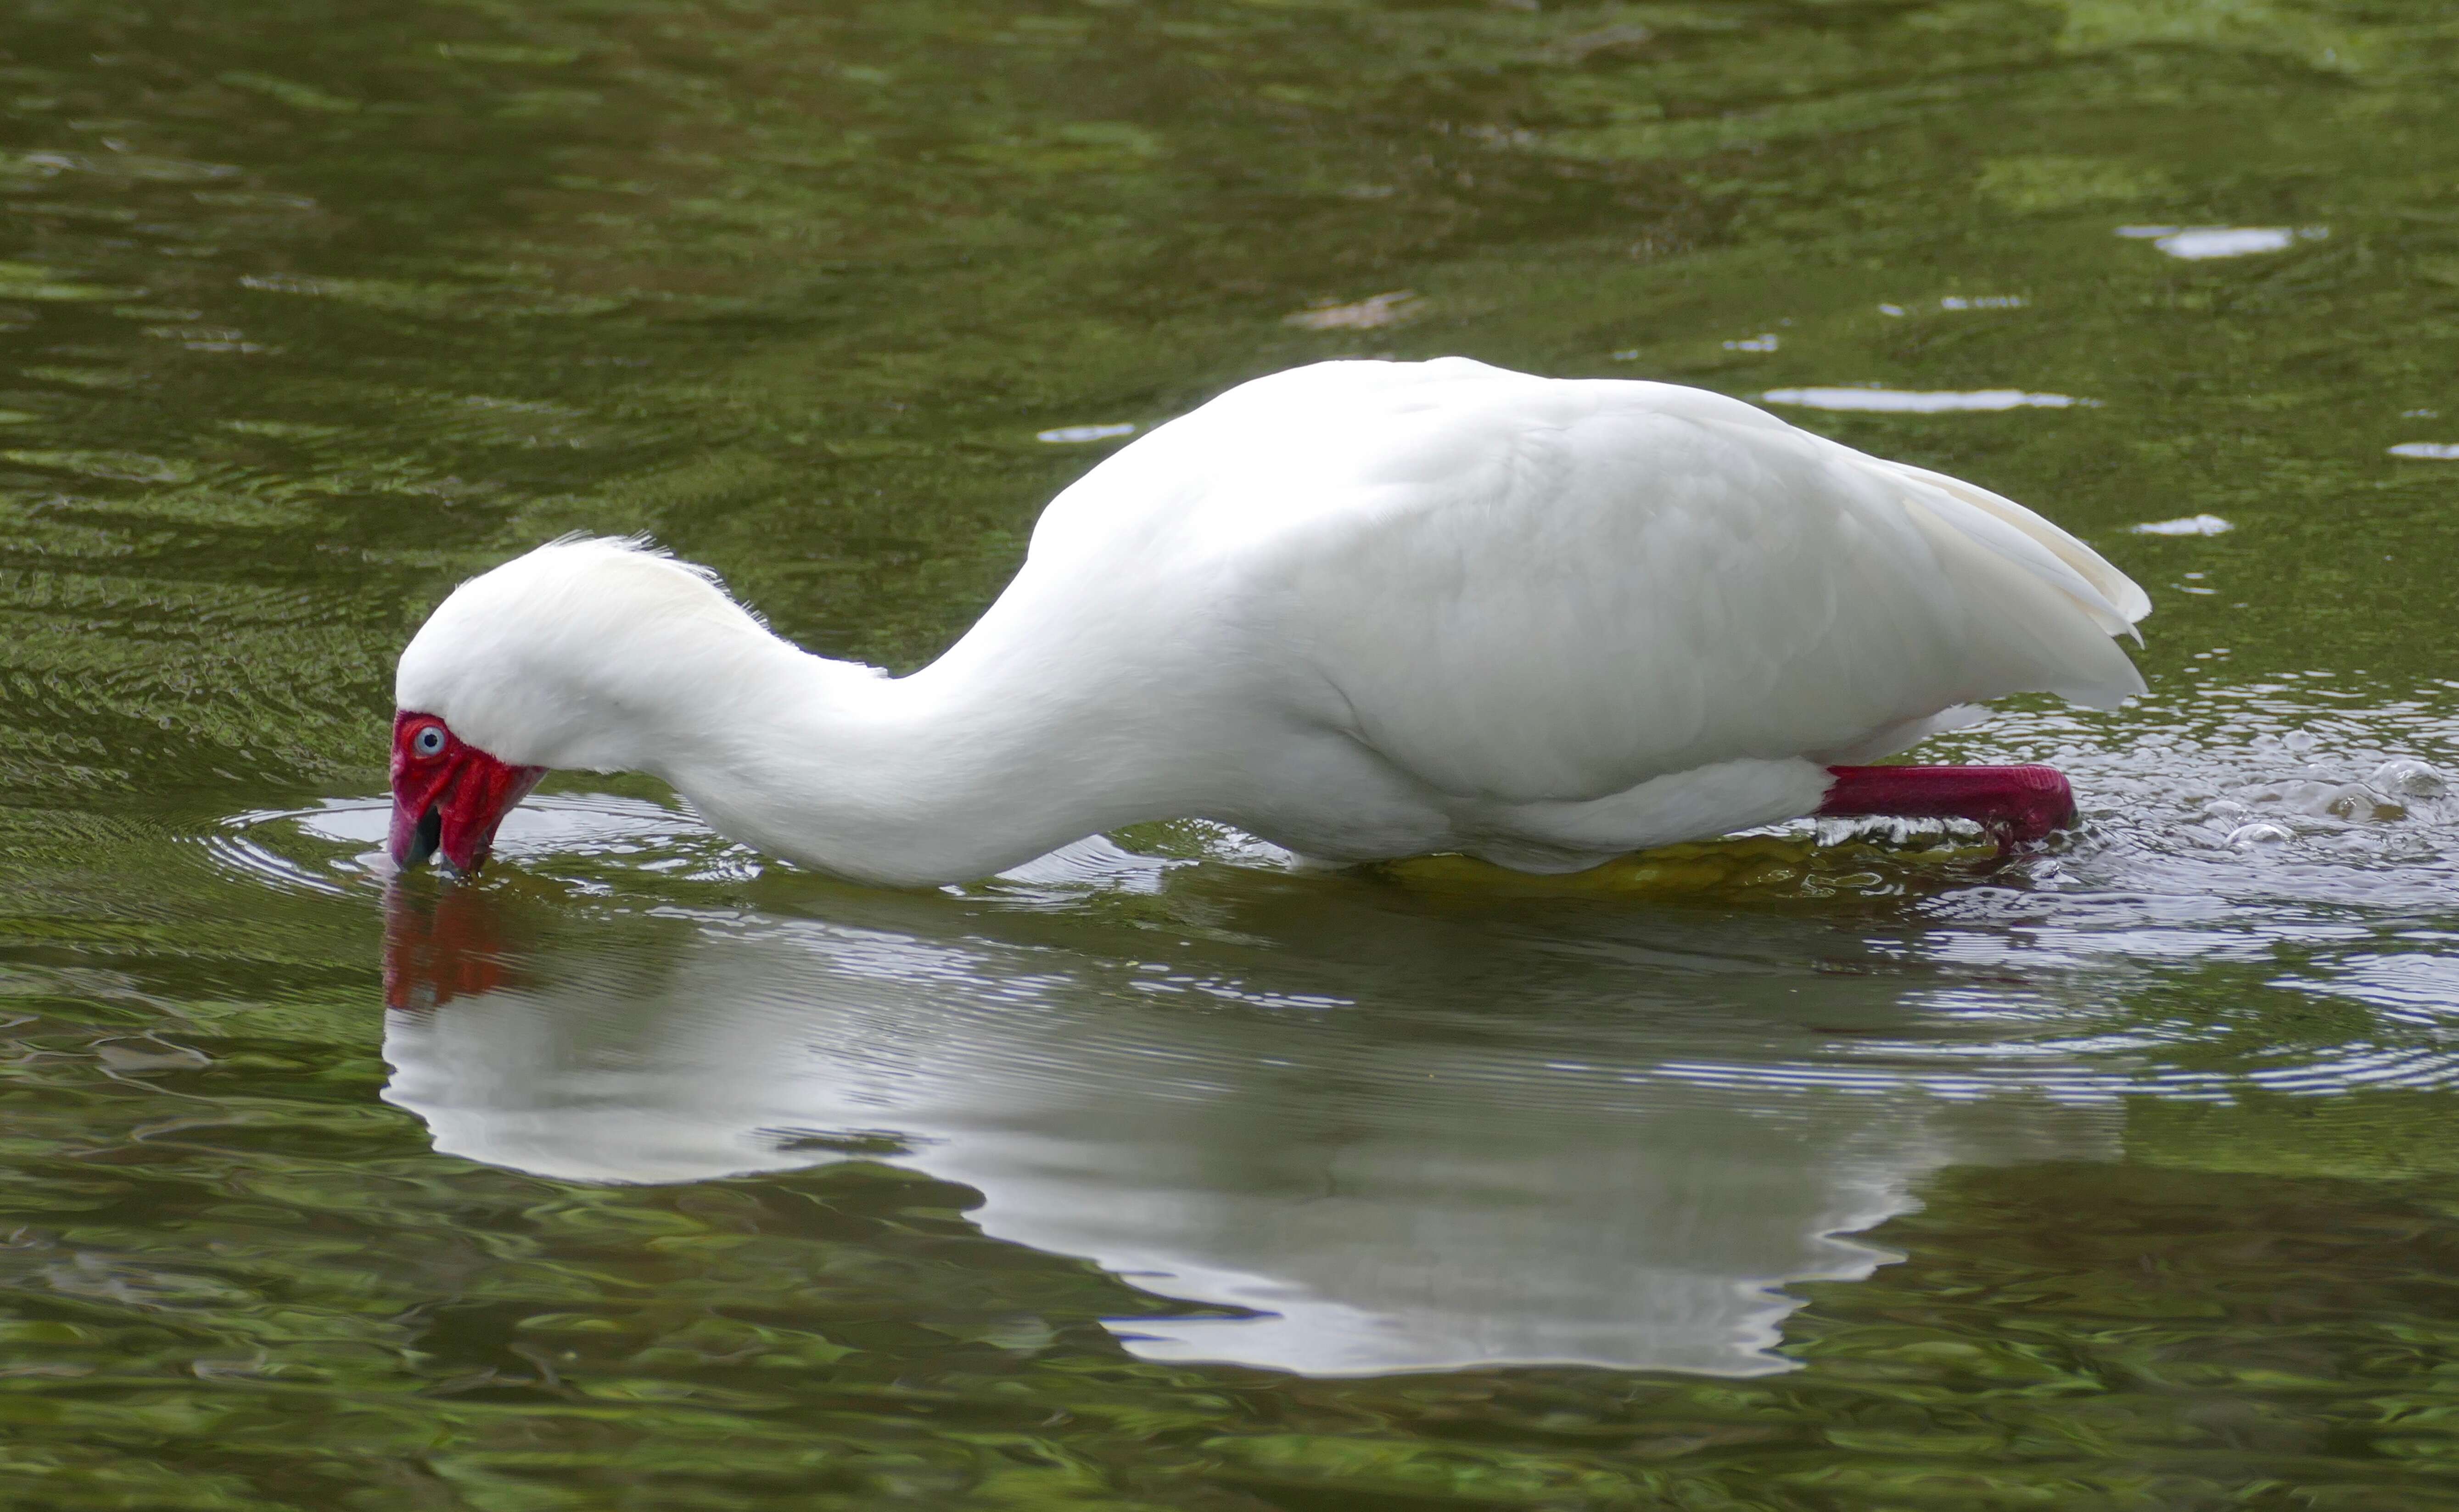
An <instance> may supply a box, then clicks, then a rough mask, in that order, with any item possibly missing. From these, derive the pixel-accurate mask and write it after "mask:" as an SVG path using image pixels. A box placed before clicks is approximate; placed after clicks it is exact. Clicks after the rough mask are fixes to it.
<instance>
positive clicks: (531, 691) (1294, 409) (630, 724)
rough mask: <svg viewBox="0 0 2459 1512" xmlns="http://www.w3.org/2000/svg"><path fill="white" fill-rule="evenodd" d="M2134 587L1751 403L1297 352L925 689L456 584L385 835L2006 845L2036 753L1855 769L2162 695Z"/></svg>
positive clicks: (958, 847) (569, 596) (1113, 482)
mask: <svg viewBox="0 0 2459 1512" xmlns="http://www.w3.org/2000/svg"><path fill="white" fill-rule="evenodd" d="M2150 608H2151V603H2150V600H2149V599H2146V598H2145V597H2144V594H2143V591H2142V590H2141V589H2140V588H2137V587H2136V586H2135V585H2134V584H2133V582H2132V581H2130V580H2128V578H2126V577H2125V576H2124V575H2123V574H2121V573H2119V572H2118V571H2117V570H2116V569H2115V568H2113V567H2112V566H2111V565H2110V564H2109V563H2108V562H2106V561H2104V560H2102V559H2101V557H2099V556H2098V555H2096V554H2095V553H2093V552H2092V551H2091V549H2090V548H2089V547H2087V546H2085V545H2084V544H2083V543H2082V542H2080V541H2078V540H2076V539H2075V538H2074V537H2073V536H2069V535H2068V534H2066V533H2065V532H2064V531H2061V530H2059V529H2058V528H2057V527H2056V526H2054V525H2051V524H2050V523H2049V522H2048V521H2047V520H2045V519H2043V518H2041V517H2040V516H2039V515H2035V514H2033V513H2032V512H2030V511H2029V510H2027V509H2025V508H2024V507H2022V506H2021V505H2018V504H2015V503H2012V502H2010V501H2008V500H2007V499H2004V498H2001V497H1999V496H1998V495H1997V494H1991V493H1989V492H1987V491H1986V490H1984V489H1980V488H1976V487H1974V486H1973V485H1971V484H1969V483H1965V482H1962V481H1959V480H1957V479H1955V478H1951V477H1947V476H1944V475H1943V474H1940V473H1930V472H1925V471H1923V470H1922V469H1920V468H1915V467H1909V466H1906V465H1904V464H1902V463H1897V462H1887V461H1882V460H1881V459H1879V458H1877V457H1873V456H1869V455H1866V454H1864V453H1862V452H1856V451H1854V450H1852V449H1851V448H1849V447H1845V446H1842V445H1839V444H1838V443H1837V442H1834V441H1830V440H1826V439H1824V438H1822V437H1819V436H1817V435H1813V434H1811V433H1810V432H1808V431H1801V430H1797V429H1796V428H1795V427H1793V426H1790V425H1787V424H1786V423H1785V422H1783V421H1782V420H1779V419H1777V418H1776V416H1774V415H1771V414H1769V413H1767V412H1766V411H1764V410H1758V409H1755V408H1754V407H1753V406H1751V405H1748V404H1745V403H1743V402H1741V401H1740V400H1737V399H1731V398H1727V397H1724V396H1722V395H1718V394H1713V393H1709V392H1705V391H1703V390H1700V389H1687V388H1682V387H1679V386H1675V385H1671V384H1660V383H1638V382H1625V381H1610V380H1586V379H1578V380H1575V379H1548V378H1539V377H1532V376H1530V375H1527V374H1524V373H1516V372H1509V371H1506V370H1503V369H1502V368H1490V367H1487V366H1485V365H1483V364H1481V363H1476V362H1471V361H1468V360H1466V359H1464V358H1458V357H1447V358H1442V359H1440V360H1437V361H1434V362H1426V363H1387V362H1330V363H1321V364H1317V365H1315V366H1313V367H1308V368H1296V369H1293V370H1291V371H1288V372H1283V373H1278V374H1274V375H1272V376H1270V377H1266V378H1259V379H1256V380H1254V381H1253V382H1251V383H1247V384H1243V385H1241V386H1239V387H1238V388H1236V389H1231V390H1229V392H1228V393H1226V394H1223V395H1222V396H1221V397H1220V398H1218V399H1215V400H1213V401H1212V402H1211V403H1210V404H1208V405H1205V406H1204V407H1203V408H1201V409H1199V410H1195V411H1194V412H1192V413H1190V414H1187V415H1186V416H1183V417H1182V418H1180V419H1177V420H1173V421H1171V422H1169V423H1168V424H1166V425H1164V426H1161V427H1159V428H1157V429H1156V430H1154V431H1151V432H1150V433H1149V434H1147V435H1145V436H1144V437H1142V438H1140V439H1138V440H1136V441H1135V442H1133V443H1131V444H1130V445H1128V446H1126V447H1124V448H1123V449H1122V450H1121V451H1120V452H1118V453H1117V454H1116V455H1114V456H1112V457H1111V458H1109V459H1108V460H1107V461H1105V462H1103V464H1102V465H1101V466H1099V467H1097V468H1095V469H1094V470H1093V471H1092V472H1090V473H1087V474H1085V476H1084V477H1083V478H1082V479H1081V480H1080V481H1078V482H1077V483H1076V484H1075V485H1074V486H1072V487H1071V488H1069V489H1068V490H1067V491H1066V492H1064V493H1063V494H1060V496H1059V497H1058V498H1057V499H1055V500H1054V501H1052V503H1051V504H1050V506H1049V508H1048V509H1046V510H1045V511H1043V513H1042V515H1041V519H1040V523H1039V524H1038V525H1037V526H1036V527H1035V530H1034V533H1033V539H1032V544H1031V547H1030V549H1029V550H1028V552H1027V554H1026V557H1025V561H1024V565H1023V567H1022V568H1021V569H1020V570H1019V572H1018V574H1017V576H1016V578H1015V580H1014V581H1012V582H1011V583H1009V584H1008V587H1007V590H1006V592H1004V593H1002V594H1001V595H1000V596H999V598H998V601H997V602H995V603H993V604H992V605H991V607H990V609H989V610H988V611H987V612H986V613H984V614H983V616H982V617H981V619H980V620H979V621H978V622H977V623H976V624H975V625H974V627H973V629H972V630H970V631H968V632H967V633H966V635H965V636H964V638H963V639H962V640H960V641H957V642H956V644H955V645H954V646H952V647H950V648H949V649H948V651H947V652H946V654H944V655H943V656H941V657H940V658H939V660H937V661H936V662H933V663H931V664H930V665H929V666H927V667H925V668H923V669H922V670H920V671H918V672H915V673H914V674H912V675H911V676H907V677H902V678H891V677H889V676H887V675H886V674H885V673H882V672H880V671H878V670H877V669H875V668H872V667H868V666H862V665H859V664H856V663H851V662H835V661H830V660H828V659H825V658H822V657H817V656H813V655H811V654H809V653H808V652H806V651H803V650H801V649H800V648H798V647H796V646H794V645H791V644H789V643H788V642H787V641H783V640H781V639H779V638H778V637H777V636H775V635H773V634H771V633H770V632H769V631H768V630H767V627H765V626H764V625H763V624H762V623H761V622H760V621H759V620H757V619H755V618H754V617H753V616H752V615H751V614H750V613H749V612H748V611H746V609H744V608H743V607H742V606H741V605H739V604H737V603H736V602H735V601H734V600H733V599H729V598H728V597H727V596H726V595H725V591H724V590H723V589H722V588H721V587H720V586H719V585H718V584H717V582H716V581H715V580H714V578H712V577H711V576H710V575H709V574H708V573H707V572H705V571H704V570H703V569H700V568H696V567H691V566H687V565H685V564H683V563H682V562H678V561H675V560H673V559H671V558H669V557H665V556H663V555H662V554H659V553H656V552H653V551H650V550H648V549H645V548H643V547H642V546H641V545H640V544H639V543H637V542H629V541H620V540H602V539H600V540H590V539H566V540H561V541H557V542H555V543H553V544H550V545H546V546H541V547H539V548H538V549H536V550H535V551H533V552H531V553H529V554H528V555H527V556H524V557H518V558H516V559H515V560H513V561H510V562H507V563H505V564H504V565H502V566H500V567H497V568H495V569H494V570H493V571H491V572H488V573H485V574H483V575H481V576H479V577H477V578H472V579H470V580H469V581H467V582H465V583H463V584H461V586H460V587H459V588H457V589H456V590H454V592H453V593H452V597H451V598H449V599H446V600H445V601H444V603H443V604H442V605H441V606H440V607H439V608H437V610H436V611H435V613H434V614H433V615H432V616H431V618H430V619H429V620H428V621H427V623H426V625H425V626H424V627H422V628H421V629H420V630H419V632H418V634H417V636H416V637H415V638H413V639H412V640H411V641H410V645H409V647H408V648H407V649H406V650H404V651H403V653H402V657H401V663H400V667H399V672H398V676H397V678H396V681H395V686H394V698H395V703H396V704H397V706H398V709H399V713H398V714H397V716H396V719H395V722H394V746H393V764H392V775H393V797H394V809H393V827H392V851H393V854H394V856H395V858H396V859H398V860H400V861H401V862H403V863H404V864H406V865H407V864H414V863H415V862H417V861H420V860H423V859H425V858H426V857H427V856H428V855H429V854H431V853H432V852H433V851H436V850H437V849H441V850H442V851H444V853H445V855H446V856H447V857H448V858H449V859H450V860H451V861H452V863H453V864H454V866H456V867H457V868H459V869H461V870H463V871H465V872H466V871H470V870H473V869H474V868H475V867H477V866H478V865H479V864H480V863H481V862H483V861H484V860H485V858H486V853H487V851H488V849H489V846H490V845H491V844H492V842H493V838H494V831H495V827H496V826H497V824H498V823H499V822H500V821H501V819H502V817H503V814H504V812H505V811H506V810H507V809H510V808H511V807H512V805H514V804H515V803H517V802H518V801H519V800H520V798H521V796H522V795H523V794H524V793H526V792H527V791H528V790H529V788H530V787H531V786H532V785H534V784H535V783H536V780H537V778H538V777H539V776H541V775H542V774H543V773H544V772H545V770H547V769H548V768H555V767H576V768H583V769H588V770H593V771H641V772H648V773H651V774H654V775H656V776H658V777H660V778H662V779H664V780H665V781H666V782H667V783H669V784H671V785H672V786H673V787H674V788H676V789H677V790H678V791H679V792H681V793H682V794H683V796H684V797H686V798H688V799H689V800H690V801H691V803H692V804H693V805H694V806H695V807H696V808H697V809H698V810H699V811H700V813H701V815H702V816H703V817H704V819H705V820H706V821H707V822H708V823H709V824H710V825H712V826H713V827H715V828H716V829H717V830H719V831H721V832H723V833H725V834H726V835H727V836H729V837H731V838H733V839H736V840H739V841H742V842H744V843H745V844H747V845H750V846H753V847H756V848H758V849H761V850H763V851H769V852H772V853H774V854H777V855H782V856H785V857H787V858H788V859H790V860H792V861H794V862H796V863H798V864H800V865H803V866H808V867H812V868H816V869H818V870H821V871H824V872H832V873H835V874H837V875H840V876H845V877H849V878H853V879H856V880H861V881H867V882H873V883H882V884H891V885H922V884H932V883H941V882H948V881H954V880H960V879H965V878H971V877H977V876H982V875H985V874H988V873H991V872H998V871H1001V870H1003V869H1005V868H1007V867H1010V866H1014V865H1016V864H1018V863H1020V862H1023V861H1026V860H1029V859H1031V858H1033V857H1035V856H1037V855H1040V854H1042V853H1044V852H1047V851H1051V850H1053V849H1055V848H1057V847H1059V846H1061V845H1064V844H1066V843H1068V842H1070V841H1073V840H1077V839H1080V838H1082V837H1083V836H1086V835H1090V834H1095V833H1099V832H1101V831H1103V830H1112V829H1116V828H1118V827H1120V826H1124V825H1128V824H1134V823H1138V822H1142V821H1145V820H1153V819H1166V818H1176V817H1202V818H1208V819H1213V820H1218V821H1220V822H1222V823H1225V824H1228V825H1232V826H1235V827H1236V828H1238V829H1240V830H1246V831H1248V832H1250V833H1252V834H1256V835H1260V836H1262V837H1264V838H1265V839H1268V840H1271V841H1273V842H1275V843H1277V844H1279V845H1281V846H1284V847H1287V848H1289V849H1290V850H1292V851H1296V852H1298V853H1300V854H1301V855H1305V856H1310V857H1314V858H1318V859H1322V860H1327V861H1334V862H1356V861H1366V860H1375V859H1383V858H1390V857H1398V856H1407V855H1417V854H1423V853H1428V852H1435V851H1464V852H1466V853H1468V854H1471V855H1476V856H1482V857H1484V858H1485V859H1487V860H1490V861H1494V862H1498V863H1500V864H1502V865H1503V866H1506V867H1513V868H1517V869H1520V870H1523V871H1529V872H1569V871H1576V870H1579V869H1582V868H1586V867H1590V866H1594V865H1597V864H1598V863H1600V862H1603V861H1605V860H1608V859H1609V858H1611V857H1613V856H1615V855H1618V854H1621V853H1623V852H1626V851H1633V850H1637V849H1641V848H1644V847H1648V846H1655V845H1663V844H1667V843H1671V842H1673V841H1678V840H1689V839H1696V838H1701V837H1705V836H1709V835H1715V834H1721V833H1725V832H1728V831H1730V830H1740V829H1747V828H1750V827H1753V826H1756V825H1763V824H1770V823H1774V822H1776V821H1779V820H1785V819H1791V818H1795V817H1798V816H1800V815H1803V814H1809V813H1814V812H1818V813H1885V814H1899V815H1908V816H1962V817H1966V818H1971V819H1975V820H1978V821H1981V822H1982V823H1984V824H1987V825H1991V826H1994V827H1996V828H1997V829H1999V830H2000V831H2001V832H2002V833H2005V834H2007V835H2011V836H2013V837H2016V838H2030V837H2035V836H2037V835H2040V834H2043V833H2046V832H2047V831H2048V830H2049V829H2051V828H2054V827H2055V826H2057V825H2059V824H2063V823H2065V822H2066V821H2067V820H2068V819H2069V818H2070V817H2071V815H2072V812H2073V803H2072V798H2071V796H2070V791H2069V788H2068V786H2067V783H2066V780H2065V779H2064V778H2063V777H2062V776H2060V775H2059V774H2057V773H2056V772H2055V771H2053V770H2051V769H2050V768H2048V767H1855V766H1852V765H1849V764H1852V763H1859V762H1866V761H1870V760H1872V759H1874V758H1876V757H1879V756H1882V755H1886V754H1889V753H1891V752H1894V751H1898V750H1901V749H1902V748H1904V747H1905V746H1910V745H1912V744H1913V743H1915V742H1917V741H1919V740H1921V739H1922V738H1923V737H1924V736H1925V735H1928V734H1929V733H1931V732H1933V731H1935V730H1938V729H1942V728H1947V727H1952V726H1953V725H1959V724H1965V723H1969V722H1970V720H1971V719H1972V718H1973V717H1976V713H1975V711H1974V710H1972V709H1971V708H1969V705H1972V704H1977V703H1979V702H1981V701H1983V700H1986V699H1991V698H1996V697H1999V696H2001V695H2004V694H2008V693H2016V692H2025V691H2047V692H2052V693H2056V694H2059V695H2062V696H2063V697H2065V698H2068V699H2070V700H2072V701H2074V702H2077V703H2081V704H2091V705H2093V706H2095V707H2110V706H2113V705H2115V704H2118V703H2120V702H2121V701H2123V700H2124V699H2125V698H2127V697H2128V696H2129V695H2131V694H2135V693H2140V692H2142V691H2143V686H2144V684H2143V681H2142V678H2141V677H2140V675H2138V674H2137V673H2136V671H2135V669H2134V666H2133V663H2132V662H2129V661H2128V659H2127V657H2126V655H2125V653H2124V652H2123V651H2122V650H2120V649H2119V648H2118V646H2117V645H2116V644H2115V642H2114V641H2112V637H2113V636H2116V635H2120V634H2131V633H2132V628H2131V627H2132V626H2133V622H2134V621H2135V620H2139V619H2141V618H2142V617H2143V616H2144V615H2145V614H2147V613H2148V612H2150Z"/></svg>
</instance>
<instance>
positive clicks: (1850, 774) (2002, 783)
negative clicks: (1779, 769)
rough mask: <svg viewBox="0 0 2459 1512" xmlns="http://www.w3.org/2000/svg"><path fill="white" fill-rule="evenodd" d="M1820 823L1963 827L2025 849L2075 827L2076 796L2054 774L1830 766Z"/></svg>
mask: <svg viewBox="0 0 2459 1512" xmlns="http://www.w3.org/2000/svg"><path fill="white" fill-rule="evenodd" d="M1827 770H1828V771H1829V772H1830V773H1831V774H1833V775H1834V777H1835V779H1836V781H1835V782H1834V783H1833V784H1831V785H1830V786H1829V787H1828V789H1827V800H1826V802H1824V803H1822V804H1820V805H1819V806H1818V811H1819V813H1821V814H1823V815H1831V816H1839V817H1852V816H1859V815H1864V814H1867V815H1884V816H1886V817H1888V818H1891V819H1969V820H1972V821H1973V822H1974V823H1976V824H1979V825H1981V826H1982V827H1984V828H1985V829H1987V830H1990V831H1992V832H1993V833H1995V834H1996V835H1997V836H1998V837H1999V841H2000V843H2001V845H2025V844H2029V843H2030V842H2032V841H2034V840H2039V839H2042V838H2044V837H2046V836H2047V835H2048V834H2049V832H2050V831H2051V830H2063V829H2065V828H2066V827H2067V826H2068V825H2070V824H2072V823H2074V817H2075V801H2074V789H2073V788H2070V787H2069V786H2068V785H2067V779H2066V774H2065V773H2063V772H2061V771H2059V770H2058V769H2057V768H2056V767H1828V768H1827Z"/></svg>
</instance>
